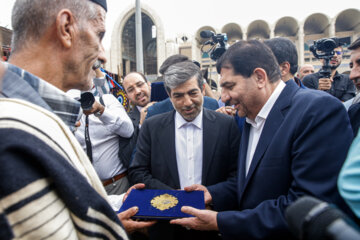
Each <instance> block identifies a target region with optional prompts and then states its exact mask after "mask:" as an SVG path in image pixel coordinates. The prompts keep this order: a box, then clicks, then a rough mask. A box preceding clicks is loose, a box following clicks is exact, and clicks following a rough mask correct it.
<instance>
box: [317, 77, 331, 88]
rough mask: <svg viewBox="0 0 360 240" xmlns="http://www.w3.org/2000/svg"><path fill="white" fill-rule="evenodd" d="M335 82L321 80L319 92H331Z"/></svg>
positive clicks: (326, 79) (328, 79)
mask: <svg viewBox="0 0 360 240" xmlns="http://www.w3.org/2000/svg"><path fill="white" fill-rule="evenodd" d="M332 82H333V80H332V79H331V78H320V79H319V88H318V89H319V90H329V89H330V88H331V84H332Z"/></svg>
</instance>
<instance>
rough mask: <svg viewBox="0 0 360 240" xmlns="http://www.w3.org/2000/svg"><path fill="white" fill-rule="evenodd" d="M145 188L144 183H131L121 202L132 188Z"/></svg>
mask: <svg viewBox="0 0 360 240" xmlns="http://www.w3.org/2000/svg"><path fill="white" fill-rule="evenodd" d="M143 188H145V184H144V183H137V184H135V185H132V186H131V187H130V188H129V189H128V190H127V191H126V193H125V195H124V198H123V202H124V201H125V199H126V198H127V197H128V196H129V194H130V192H131V191H132V190H133V189H143Z"/></svg>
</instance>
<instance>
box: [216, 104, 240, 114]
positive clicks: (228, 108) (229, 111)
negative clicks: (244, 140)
mask: <svg viewBox="0 0 360 240" xmlns="http://www.w3.org/2000/svg"><path fill="white" fill-rule="evenodd" d="M216 112H219V113H223V114H226V115H229V116H235V114H236V109H235V108H234V107H231V106H225V107H221V108H218V109H216Z"/></svg>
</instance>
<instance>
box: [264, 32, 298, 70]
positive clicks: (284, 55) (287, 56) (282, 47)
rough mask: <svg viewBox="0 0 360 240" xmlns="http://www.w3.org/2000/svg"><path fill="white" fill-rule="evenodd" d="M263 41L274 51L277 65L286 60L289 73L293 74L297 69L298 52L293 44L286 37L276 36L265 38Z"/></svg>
mask: <svg viewBox="0 0 360 240" xmlns="http://www.w3.org/2000/svg"><path fill="white" fill-rule="evenodd" d="M264 43H265V44H266V45H267V46H268V47H269V48H270V49H271V51H272V52H273V53H274V55H275V57H276V59H277V61H278V63H279V65H280V64H282V63H284V62H288V63H289V64H290V73H291V74H292V75H294V74H295V73H296V72H297V69H298V54H297V50H296V46H295V44H294V43H293V42H292V41H291V40H290V39H288V38H284V37H278V38H272V39H268V40H265V41H264Z"/></svg>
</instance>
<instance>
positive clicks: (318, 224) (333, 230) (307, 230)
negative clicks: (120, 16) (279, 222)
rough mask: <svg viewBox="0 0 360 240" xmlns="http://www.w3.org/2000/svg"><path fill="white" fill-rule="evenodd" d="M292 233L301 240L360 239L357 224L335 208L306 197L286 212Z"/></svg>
mask: <svg viewBox="0 0 360 240" xmlns="http://www.w3.org/2000/svg"><path fill="white" fill-rule="evenodd" d="M285 217H286V220H287V223H288V225H289V229H290V231H291V232H292V233H293V234H294V235H295V236H296V237H297V238H298V239H301V240H308V239H317V240H340V239H341V240H355V239H360V233H359V232H358V230H356V229H355V228H357V226H356V224H355V223H354V222H352V221H351V220H350V218H348V217H347V216H346V215H345V214H344V213H343V212H341V211H340V210H339V209H337V208H335V207H334V206H332V205H330V204H328V203H326V202H323V201H320V200H318V199H316V198H313V197H309V196H305V197H301V198H299V199H298V200H297V201H295V202H294V203H293V204H291V205H290V206H289V207H288V208H287V209H286V211H285Z"/></svg>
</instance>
